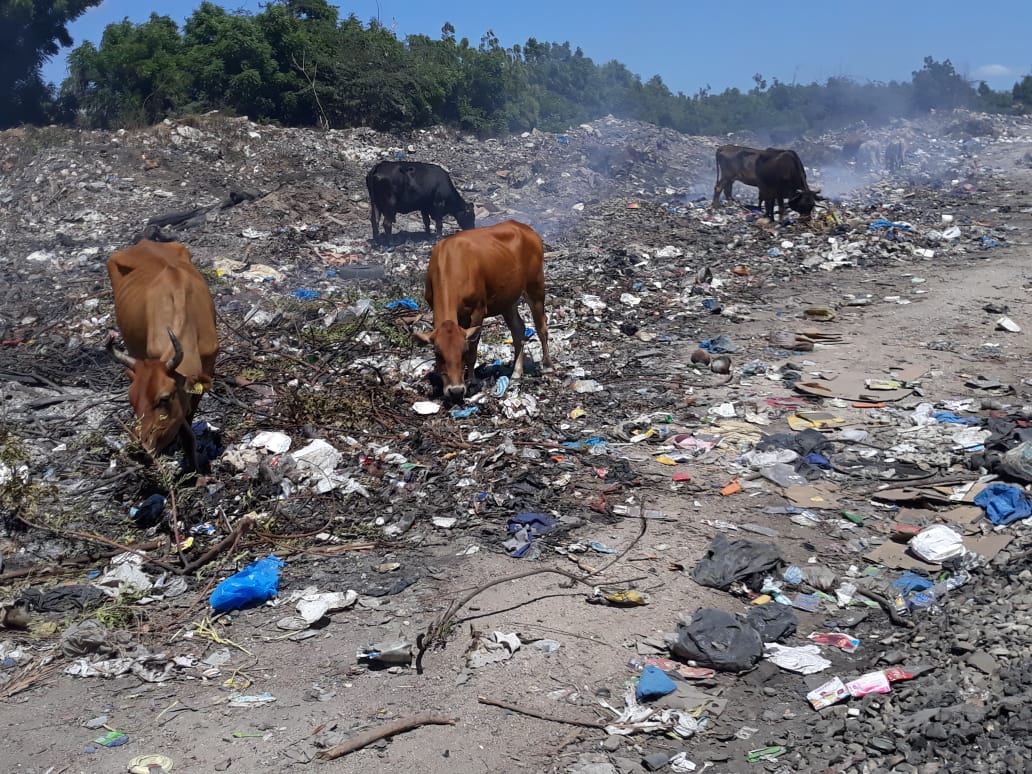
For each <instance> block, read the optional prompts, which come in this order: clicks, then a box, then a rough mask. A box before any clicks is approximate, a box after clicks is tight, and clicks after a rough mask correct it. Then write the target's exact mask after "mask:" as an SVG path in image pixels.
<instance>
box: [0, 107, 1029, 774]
mask: <svg viewBox="0 0 1032 774" xmlns="http://www.w3.org/2000/svg"><path fill="white" fill-rule="evenodd" d="M728 141H733V142H743V143H745V144H755V145H762V144H763V143H762V142H760V141H759V140H757V139H756V138H749V137H748V136H745V135H743V136H741V137H733V138H720V139H719V140H718V139H716V138H704V137H687V136H684V135H680V134H678V133H676V132H672V131H669V130H661V129H657V128H655V127H652V126H649V125H647V124H642V123H637V122H629V121H622V120H616V119H613V118H606V119H602V120H599V121H595V122H593V123H591V124H587V125H583V126H579V127H571V128H570V130H569V131H567V132H565V133H562V134H551V133H545V132H537V131H535V132H529V133H525V134H523V135H518V136H513V137H509V138H504V139H499V140H480V139H476V138H473V137H468V136H464V135H461V134H457V133H455V132H452V131H448V130H444V129H440V130H433V131H420V132H414V133H412V134H410V135H405V136H392V135H388V134H382V133H378V132H373V131H371V130H349V131H327V132H317V131H309V130H298V129H283V128H277V127H268V126H262V125H258V124H255V123H252V122H249V121H248V120H247V119H237V118H232V119H230V118H224V117H220V116H217V115H214V116H205V117H199V118H196V119H192V120H184V121H167V122H165V123H163V124H160V125H158V126H156V127H151V128H149V129H141V130H120V131H116V132H73V131H68V130H62V129H55V128H48V129H38V130H11V131H8V132H4V133H2V134H0V164H2V165H3V169H4V175H3V177H2V178H0V203H2V204H3V208H2V210H0V240H2V244H3V249H2V250H0V269H2V271H3V272H4V276H5V277H6V278H8V282H7V283H6V285H5V287H4V288H3V289H2V290H0V298H2V299H3V303H2V304H0V605H2V606H3V612H2V618H0V624H2V627H0V701H2V703H0V721H3V722H4V723H6V724H7V725H8V727H10V728H12V729H13V732H15V733H29V731H28V729H29V728H30V727H31V729H32V731H31V734H32V736H33V738H34V739H38V740H42V741H41V742H40V744H39V745H38V748H34V749H40V750H44V752H42V753H37V752H33V751H32V750H29V749H26V750H25V751H18V752H16V753H15V755H23V756H24V757H23V758H18V759H17V761H16V763H17V764H18V765H21V766H22V767H23V768H25V769H26V770H33V769H32V767H39V766H40V765H41V762H45V763H46V765H47V766H57V767H58V768H60V766H64V765H73V766H74V767H77V768H82V769H83V770H93V769H97V770H100V769H103V770H116V769H118V770H121V769H126V768H128V769H130V770H132V767H133V766H136V767H139V766H144V767H146V765H149V764H147V763H146V761H144V759H148V760H149V759H151V758H157V759H160V760H161V762H160V763H158V764H156V765H161V766H164V767H165V768H166V769H168V768H170V767H171V766H172V765H174V766H176V767H177V769H176V770H178V769H180V768H182V769H185V768H186V767H187V766H188V765H196V766H197V767H198V770H201V769H203V770H205V771H209V770H214V771H222V770H237V769H240V770H244V769H246V770H251V769H253V770H258V769H259V768H260V769H261V770H269V771H286V770H288V769H293V768H295V767H296V765H297V764H298V763H307V762H309V761H312V760H314V759H315V758H317V757H318V758H324V759H325V758H329V759H339V760H338V763H337V764H336V765H338V766H341V767H345V770H353V771H362V770H374V767H375V768H384V769H385V770H386V769H401V768H402V767H411V766H413V765H419V766H420V767H421V770H425V771H429V772H437V771H440V772H445V771H448V772H450V771H459V770H475V769H480V768H491V769H494V770H510V769H511V768H512V767H513V761H514V760H516V761H519V765H520V766H521V767H522V768H526V769H527V770H533V771H569V772H584V773H585V774H587V772H612V771H615V772H621V773H622V772H638V771H644V770H648V771H653V770H661V771H693V770H694V771H701V770H704V769H706V768H711V769H713V770H715V771H728V772H739V771H758V770H767V771H786V772H787V771H825V770H827V771H843V772H852V773H855V774H860V773H861V772H873V771H913V772H933V771H952V770H955V769H957V770H959V769H961V768H963V769H971V770H985V771H1017V770H1021V769H1020V768H1015V766H1017V765H1018V764H1017V763H1015V762H1016V761H1021V760H1027V758H1028V756H1029V755H1030V754H1032V753H1030V750H1029V747H1030V746H1032V735H1030V734H1029V731H1030V729H1032V726H1030V725H1029V712H1030V710H1029V709H1028V708H1027V707H1026V704H1027V702H1024V697H1025V695H1026V694H1027V692H1028V691H1029V663H1030V658H1032V632H1030V629H1029V625H1028V624H1027V623H1026V622H1025V620H1024V619H1025V618H1026V617H1027V612H1028V608H1029V605H1030V604H1032V591H1030V590H1029V580H1032V567H1030V566H1029V563H1028V556H1029V550H1030V548H1032V536H1030V534H1029V531H1028V526H1029V524H1030V523H1032V521H1030V518H1029V517H1030V516H1032V501H1030V499H1029V491H1028V486H1029V485H1032V431H1030V430H1029V423H1030V422H1032V385H1030V383H1029V382H1027V381H1026V378H1027V374H1026V369H1025V368H1024V364H1025V363H1026V362H1027V359H1028V357H1029V356H1030V355H1032V348H1030V347H1029V344H1028V342H1027V341H1026V338H1025V336H1026V334H1025V331H1027V330H1028V324H1029V323H1028V320H1029V312H1030V311H1032V306H1030V305H1029V304H1028V303H1027V300H1026V299H1025V295H1026V294H1025V286H1026V285H1027V284H1028V282H1029V276H1028V272H1027V268H1026V267H1025V263H1024V262H1025V256H1024V254H1023V253H1022V250H1021V247H1022V245H1024V244H1026V243H1027V242H1028V240H1029V238H1030V237H1032V219H1030V218H1029V217H1028V216H1029V214H1030V213H1032V199H1030V197H1029V195H1028V194H1027V193H1026V192H1027V191H1028V190H1032V188H1029V186H1030V185H1032V171H1030V170H1029V169H1028V168H1027V166H1023V164H1022V162H1021V159H1022V158H1023V157H1024V155H1025V154H1026V153H1028V152H1029V151H1030V150H1032V120H1030V119H1026V118H1019V117H1005V116H981V115H975V114H969V113H964V112H957V113H939V114H936V115H933V116H930V117H928V118H927V119H922V120H920V121H908V122H900V123H899V124H896V125H893V126H890V127H887V128H883V129H877V130H874V129H868V128H866V127H854V128H851V129H850V130H848V131H845V132H836V133H833V134H828V135H825V136H815V137H807V138H804V139H801V140H800V141H799V143H797V144H795V145H794V146H793V147H796V148H797V150H798V151H799V153H800V155H801V157H802V158H803V161H804V163H806V165H807V168H808V173H809V176H810V182H811V184H812V185H813V186H814V187H822V193H823V194H825V195H827V196H829V197H830V202H829V203H828V206H827V207H826V208H825V209H822V210H818V211H817V212H816V213H815V215H814V218H813V220H812V221H809V222H807V221H803V220H798V219H796V218H794V217H793V218H790V219H788V220H784V221H780V222H770V221H768V220H766V219H765V218H763V217H762V214H761V213H760V212H759V211H757V210H756V209H755V208H752V207H748V206H736V205H728V206H725V207H721V208H717V209H711V208H710V206H709V202H710V199H711V195H712V186H713V183H714V178H715V174H716V172H715V169H714V165H713V153H714V149H715V148H716V147H717V146H718V145H720V144H723V143H724V142H728ZM896 142H900V143H902V146H900V147H903V146H905V152H904V153H902V156H901V157H899V158H898V159H897V157H896V156H895V155H894V154H896V152H897V150H898V148H896V149H892V150H891V151H890V149H889V146H891V145H893V143H896ZM865 145H867V148H866V150H865V149H864V146H865ZM887 152H889V157H890V160H891V162H892V163H891V164H887V163H886V153H887ZM383 159H413V160H420V161H432V162H435V163H439V164H442V165H443V166H445V167H446V168H447V169H448V170H449V171H450V173H451V175H452V178H453V180H454V181H455V184H456V186H457V187H458V188H459V189H460V191H461V192H462V195H463V197H465V198H466V199H467V200H469V201H472V202H473V203H474V205H475V206H476V209H477V225H478V226H482V225H490V224H493V223H497V222H500V221H503V220H506V219H509V218H514V219H517V220H520V221H523V222H525V223H527V224H529V225H531V226H532V227H534V228H535V229H536V230H537V231H538V232H539V233H540V234H541V235H542V237H543V239H544V242H545V249H546V255H545V278H546V311H547V314H548V328H549V333H550V345H551V349H552V355H553V359H554V360H555V365H556V371H555V373H549V374H545V373H542V371H541V369H540V368H539V367H538V366H539V365H540V359H541V348H540V345H539V342H538V341H537V340H536V337H535V335H534V333H535V332H534V331H533V329H530V330H528V336H529V342H528V345H527V349H528V350H529V351H530V355H531V357H532V360H533V363H534V367H531V366H529V365H528V368H527V373H526V375H525V377H524V378H523V379H522V380H516V379H512V378H510V377H511V374H510V371H509V367H510V362H511V357H512V345H511V342H510V341H509V336H510V334H509V331H508V329H507V328H506V326H505V325H504V324H503V322H502V321H501V320H500V319H497V318H492V319H488V320H487V321H486V322H485V325H484V329H483V335H482V339H481V344H480V350H479V352H478V357H477V362H478V363H479V364H480V366H479V367H478V369H477V377H478V379H479V382H480V384H479V388H478V389H476V390H472V391H471V393H470V394H469V395H468V396H467V398H466V400H465V401H463V402H462V403H451V402H448V401H445V400H443V399H442V398H441V396H440V395H439V390H438V388H439V387H440V384H439V380H436V381H435V376H434V374H433V370H434V356H433V351H432V350H431V349H429V348H424V347H422V346H420V345H418V344H416V343H415V342H414V341H413V337H412V335H411V334H412V331H424V332H425V331H429V330H430V314H429V310H428V309H427V305H426V304H425V302H424V299H423V280H424V272H425V269H426V265H427V260H428V257H429V253H430V250H431V249H432V247H433V245H434V240H433V239H431V238H427V237H424V235H423V227H422V222H421V220H420V217H419V213H418V212H417V213H413V214H411V215H406V216H400V217H399V219H398V223H397V228H396V237H397V238H396V239H394V240H393V241H392V242H390V243H375V244H374V243H373V242H372V240H371V236H372V232H371V228H370V222H369V208H368V201H367V193H366V190H365V174H366V172H367V171H368V170H369V168H371V167H372V166H373V164H375V163H376V162H377V161H379V160H383ZM897 161H898V163H897ZM736 193H737V198H738V199H739V200H740V201H741V202H742V203H744V204H750V203H753V204H754V203H755V190H754V189H750V188H747V187H743V186H741V185H740V184H739V186H738V188H737V189H736ZM148 220H152V221H153V222H151V223H149V224H148V223H147V221H148ZM445 228H446V232H447V233H453V232H454V230H455V228H456V224H455V221H454V220H451V219H446V220H445ZM147 229H149V231H147V233H148V234H149V235H150V236H158V237H163V238H164V237H168V238H176V239H178V240H180V241H182V242H183V243H184V244H186V245H187V246H188V247H189V248H190V250H191V252H192V253H193V257H194V262H195V264H196V265H197V267H198V269H199V270H200V271H201V273H202V275H203V276H204V278H205V279H206V281H207V282H208V284H209V286H210V288H211V291H212V295H213V297H214V300H215V306H216V311H217V316H218V333H219V339H220V345H221V353H220V356H219V359H218V361H217V363H216V368H215V384H214V386H213V389H212V390H210V392H208V393H207V394H206V395H205V396H204V398H203V399H202V400H201V402H200V407H199V410H198V413H197V416H196V417H195V423H194V432H195V434H196V436H197V441H198V453H199V455H200V456H201V457H203V458H204V459H205V460H207V461H208V462H210V466H211V473H210V474H203V475H200V476H198V477H197V478H196V479H195V480H192V481H191V480H184V479H182V478H181V470H180V461H181V459H182V454H180V453H179V452H178V451H177V450H176V449H172V450H170V451H169V452H167V453H165V454H163V455H160V456H159V458H158V460H157V461H156V462H155V461H151V460H148V459H147V458H146V455H144V454H142V453H141V450H140V449H138V448H137V447H136V445H135V444H134V443H133V442H132V441H131V440H130V436H129V434H128V433H127V432H126V430H127V427H128V425H129V424H130V422H131V417H132V414H131V411H130V409H129V405H128V401H127V398H126V391H127V386H128V380H127V378H126V375H125V372H124V369H123V368H122V367H120V366H118V365H117V364H116V363H114V362H113V361H112V360H111V359H110V358H109V356H108V355H107V353H106V352H105V350H104V347H105V343H106V342H107V340H108V337H109V335H110V333H111V331H113V330H114V329H115V327H116V326H115V322H114V317H113V312H112V298H111V290H110V284H109V282H108V278H107V273H106V270H105V268H104V265H105V261H106V259H107V257H108V256H109V255H110V254H111V253H112V252H113V251H115V250H118V249H122V248H124V247H126V246H127V245H128V244H130V243H131V241H132V238H133V236H134V235H136V234H139V233H141V232H144V231H145V230H147ZM28 706H31V707H32V709H33V711H32V712H29V711H28V710H27V707H28ZM298 708H301V711H298ZM41 717H42V718H47V720H46V721H45V725H44V727H42V728H40V727H39V723H40V722H41V721H39V720H38V718H41ZM428 725H432V726H434V728H433V729H425V728H423V726H428ZM388 739H389V740H390V741H386V740H388ZM170 740H175V741H174V742H172V741H170ZM123 745H130V746H131V747H127V750H126V751H121V750H119V749H118V748H119V747H121V746H123ZM138 758H139V759H140V760H137V759H138ZM140 761H144V762H142V763H141V762H140ZM129 764H131V765H129ZM349 766H350V767H353V768H346V767H349ZM230 767H232V768H230ZM144 770H146V769H144Z"/></svg>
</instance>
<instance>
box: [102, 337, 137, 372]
mask: <svg viewBox="0 0 1032 774" xmlns="http://www.w3.org/2000/svg"><path fill="white" fill-rule="evenodd" d="M107 351H108V354H109V355H111V357H113V358H114V359H115V360H116V361H117V362H119V363H121V364H122V365H124V366H125V367H126V368H128V369H129V370H130V371H131V370H132V369H134V368H136V358H134V357H132V356H131V355H130V354H129V353H128V352H123V351H122V350H120V349H115V338H114V336H112V337H110V338H109V339H108V341H107Z"/></svg>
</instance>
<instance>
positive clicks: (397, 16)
mask: <svg viewBox="0 0 1032 774" xmlns="http://www.w3.org/2000/svg"><path fill="white" fill-rule="evenodd" d="M263 2H264V0H229V2H220V3H219V4H220V5H223V6H225V7H226V8H229V9H242V10H245V11H250V12H254V13H257V12H258V11H260V10H261V7H262V4H263ZM334 4H335V5H338V6H339V7H340V8H341V16H346V15H347V14H349V13H354V14H355V15H356V16H357V17H358V18H359V19H361V20H362V21H368V20H369V19H371V18H375V17H378V18H379V19H380V21H381V22H382V23H383V24H385V25H386V26H388V27H391V28H393V29H394V30H395V32H396V34H397V35H398V37H400V38H404V37H405V36H406V35H410V34H414V33H422V34H426V35H429V36H431V37H434V38H436V37H439V36H440V30H441V26H442V25H443V24H444V23H445V22H446V21H447V22H451V24H452V25H453V26H454V27H455V30H456V35H457V36H458V37H459V38H463V37H466V38H469V39H470V41H471V42H472V43H474V44H476V43H478V42H479V41H480V38H481V36H482V35H483V34H484V32H485V31H487V30H488V29H491V30H493V31H494V33H495V35H497V36H498V38H499V40H500V41H501V43H502V45H504V46H511V45H513V44H514V43H520V44H522V43H524V42H525V41H526V40H527V38H529V37H535V38H537V39H538V40H540V41H548V42H557V43H562V42H564V41H569V43H570V44H571V45H572V46H580V48H581V49H583V51H584V53H585V54H586V55H587V56H590V57H591V58H592V59H593V60H594V61H595V62H596V63H603V62H606V61H609V60H611V59H617V60H619V61H621V62H623V63H624V64H625V65H627V67H628V68H629V69H630V70H631V71H632V72H635V73H637V74H638V75H640V76H642V78H643V79H646V80H647V79H648V78H650V77H651V76H653V75H657V74H658V75H660V76H661V77H662V78H663V81H664V83H666V84H667V86H668V87H670V88H671V89H672V90H673V91H683V92H685V93H686V94H689V95H690V94H694V93H695V92H696V91H698V89H699V88H702V87H705V86H707V85H708V86H710V87H712V89H713V91H717V92H719V91H722V90H724V89H725V88H727V87H730V86H737V87H739V88H742V89H747V88H750V87H751V86H752V85H753V84H752V75H753V74H754V73H757V72H759V73H762V74H763V76H764V77H766V78H767V80H768V81H770V80H771V78H773V77H777V78H778V79H779V80H781V81H783V82H786V83H792V82H799V83H810V82H812V81H814V80H816V81H819V82H823V81H824V80H825V79H826V78H828V77H829V76H833V75H834V76H848V77H851V78H854V79H856V80H858V81H867V80H874V81H888V80H909V79H910V74H911V72H912V71H913V70H917V69H920V68H921V66H922V60H923V59H924V57H925V56H932V57H934V58H935V59H937V60H940V61H941V60H944V59H949V60H950V61H952V62H953V65H954V67H955V68H956V69H957V71H958V72H960V73H961V74H963V75H965V76H966V77H968V78H971V79H973V80H985V81H986V82H987V83H988V84H989V85H990V86H992V87H993V88H994V89H1008V90H1009V89H1010V87H1011V86H1012V85H1013V84H1014V82H1015V81H1016V80H1019V79H1020V78H1021V77H1022V76H1024V75H1027V74H1029V73H1030V72H1032V49H1030V48H1029V45H1028V41H1029V40H1030V39H1032V2H1029V0H1023V1H1022V2H1015V1H1012V0H1004V1H1002V2H993V3H986V4H985V5H982V4H981V3H966V2H964V3H962V2H960V1H959V0H938V2H929V1H928V0H896V1H895V2H885V1H884V0H867V2H863V3H860V2H847V3H841V2H831V3H819V2H811V3H806V4H802V3H800V4H797V3H781V4H778V3H771V2H764V3H758V2H751V1H750V0H736V1H735V2H728V1H725V0H703V1H702V2H692V0H679V2H671V1H669V0H668V1H667V2H648V1H647V0H646V1H645V2H615V1H614V0H595V2H590V1H588V2H586V1H585V0H551V1H550V2H548V1H546V0H508V1H506V0H501V1H499V0H448V1H447V2H433V0H355V2H351V3H334ZM198 5H200V0H163V1H162V2H156V1H155V2H146V0H142V1H141V0H105V2H103V3H102V4H101V5H100V6H98V7H96V8H93V9H91V10H89V11H87V12H86V13H85V14H84V15H83V16H81V17H80V18H79V20H78V21H76V22H75V23H73V24H72V25H71V27H70V30H69V31H70V32H71V35H72V37H73V39H74V40H75V42H76V45H78V44H79V43H81V42H82V41H84V40H92V41H94V42H95V43H99V41H100V36H101V33H102V32H103V30H104V27H105V26H106V25H108V24H110V23H112V22H117V21H121V20H122V19H123V18H126V17H128V18H129V19H130V20H132V21H136V22H140V21H145V20H146V19H147V18H148V17H149V16H150V14H151V12H152V11H156V12H158V13H160V14H165V15H168V16H171V17H172V18H173V19H175V20H176V21H177V22H179V23H180V24H181V23H182V21H183V20H184V19H185V18H186V17H187V16H189V15H190V13H191V11H192V10H193V9H194V8H196V7H197V6H198ZM66 54H67V51H64V52H62V53H61V54H59V55H58V56H57V57H56V58H55V60H54V61H53V62H51V63H49V64H48V65H47V66H46V67H45V68H44V76H45V77H46V78H47V79H48V80H51V81H54V82H57V83H60V81H61V80H62V79H63V78H64V76H65V71H66V68H65V63H64V58H65V56H66Z"/></svg>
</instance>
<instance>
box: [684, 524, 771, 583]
mask: <svg viewBox="0 0 1032 774" xmlns="http://www.w3.org/2000/svg"><path fill="white" fill-rule="evenodd" d="M782 564H783V560H782V559H781V552H780V551H779V550H778V547H777V546H776V545H774V544H773V543H760V542H758V541H756V540H736V541H734V542H733V543H732V542H728V539H727V537H726V536H725V535H723V534H718V535H717V536H716V537H715V538H713V542H712V543H710V547H709V550H707V551H706V556H704V557H703V558H702V559H700V560H699V563H698V564H697V565H695V569H694V570H692V577H693V578H694V579H695V582H696V583H698V584H700V585H702V586H710V587H711V588H715V589H727V588H729V587H730V586H731V584H732V583H734V582H735V581H739V580H740V581H744V582H745V585H746V586H748V587H749V588H750V589H753V590H754V591H759V590H760V585H761V584H762V583H763V576H764V575H766V574H767V573H770V572H772V571H773V570H775V569H776V568H778V567H780V566H781V565H782Z"/></svg>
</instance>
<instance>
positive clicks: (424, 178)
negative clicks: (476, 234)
mask: <svg viewBox="0 0 1032 774" xmlns="http://www.w3.org/2000/svg"><path fill="white" fill-rule="evenodd" d="M366 188H368V189H369V206H370V212H369V220H370V221H371V222H372V224H373V240H374V241H375V240H377V239H379V237H380V229H379V221H380V217H381V216H383V232H384V234H385V235H386V237H387V240H388V241H390V238H391V228H392V227H393V226H394V217H395V216H396V215H397V214H398V213H399V212H401V213H407V212H415V211H416V210H419V212H420V214H422V216H423V228H424V229H426V233H427V234H429V233H430V218H433V219H434V225H435V226H436V227H437V236H441V228H442V225H441V221H442V220H443V219H444V216H445V215H451V216H452V217H454V218H455V220H457V221H458V223H459V228H460V229H467V228H473V226H474V225H475V223H474V220H475V216H474V214H473V205H472V204H471V203H470V202H467V201H466V200H465V199H463V198H462V196H460V195H459V192H458V190H457V189H456V188H455V184H454V183H452V180H451V178H450V177H449V176H448V173H447V172H445V171H444V170H443V169H441V167H439V166H437V165H436V164H424V163H423V162H420V161H381V162H380V163H379V164H377V165H376V166H375V167H373V168H372V169H371V170H369V174H368V175H366Z"/></svg>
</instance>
